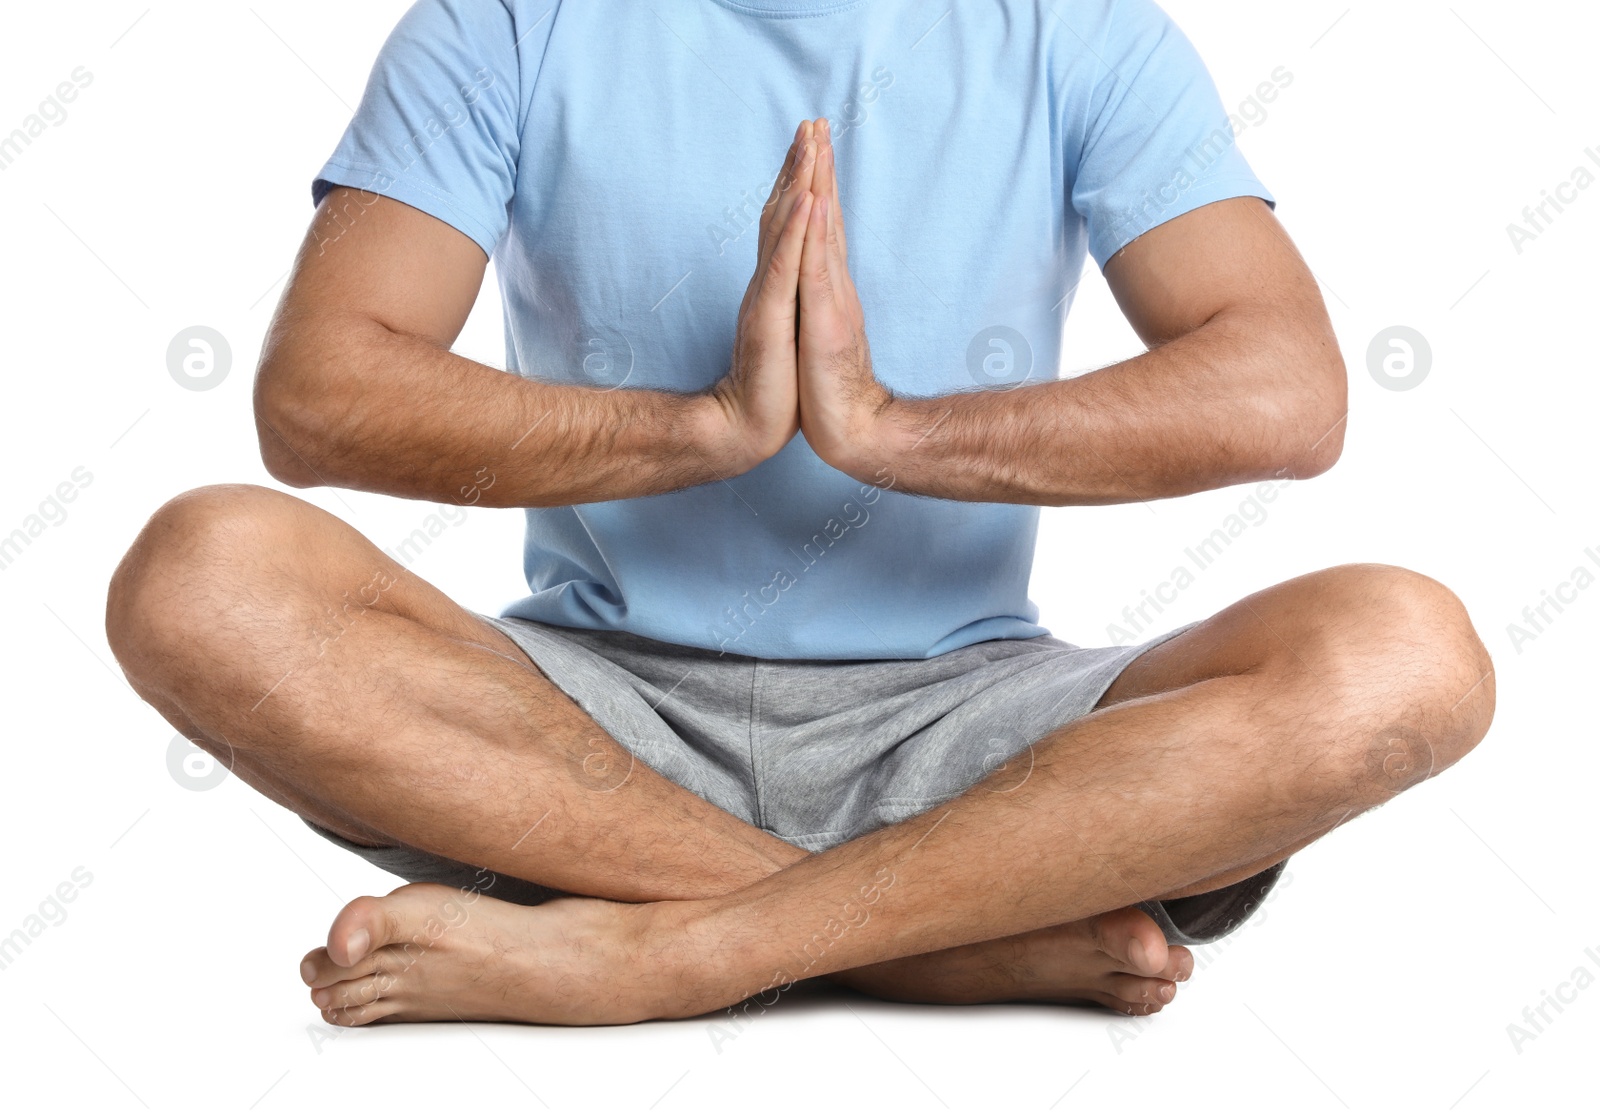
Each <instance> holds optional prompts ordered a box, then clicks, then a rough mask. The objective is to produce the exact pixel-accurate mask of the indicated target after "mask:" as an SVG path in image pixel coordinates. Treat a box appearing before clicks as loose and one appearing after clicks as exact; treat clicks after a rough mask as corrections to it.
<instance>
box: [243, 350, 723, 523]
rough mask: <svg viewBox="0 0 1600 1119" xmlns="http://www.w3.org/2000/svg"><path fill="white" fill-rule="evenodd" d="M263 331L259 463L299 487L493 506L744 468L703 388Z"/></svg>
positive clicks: (586, 498)
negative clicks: (520, 371)
mask: <svg viewBox="0 0 1600 1119" xmlns="http://www.w3.org/2000/svg"><path fill="white" fill-rule="evenodd" d="M296 334H297V332H296V331H295V329H294V325H293V323H292V322H285V323H279V324H277V325H276V326H275V328H274V331H273V334H272V336H269V338H268V345H267V349H266V351H265V352H264V354H263V360H262V376H261V377H260V378H259V379H258V381H257V389H256V417H257V430H258V433H259V435H260V438H261V447H262V455H263V458H264V459H265V460H266V461H267V463H268V465H269V468H271V469H272V471H273V473H274V475H276V476H277V477H278V478H280V479H281V480H283V481H285V482H288V483H290V484H292V485H302V486H310V485H335V486H344V487H347V488H350V489H359V490H369V491H374V492H379V493H386V494H392V495H394V496H397V497H409V498H422V499H427V500H432V501H441V502H452V503H455V504H480V505H486V506H496V507H526V506H550V505H569V504H578V503H583V502H593V501H609V500H614V499H618V498H625V497H640V496H645V495H648V494H656V493H665V492H668V491H671V490H677V489H682V488H685V487H688V486H694V485H699V484H701V483H703V482H708V481H713V480H715V479H717V478H722V477H728V476H732V475H735V474H738V473H741V472H742V471H743V470H745V469H748V465H747V464H746V463H745V462H744V461H742V455H741V454H740V451H739V449H738V448H737V447H736V446H734V445H733V442H732V440H731V438H730V437H729V436H728V428H727V425H726V424H725V422H724V417H723V412H722V409H721V407H720V406H719V405H718V403H717V402H716V401H715V400H714V399H713V398H712V397H711V396H709V395H707V394H675V393H668V392H658V391H653V390H648V389H628V388H621V389H615V390H610V391H607V390H601V389H594V388H589V387H586V386H575V385H561V384H551V383H546V382H538V381H531V380H528V379H525V378H523V377H520V376H517V375H515V374H512V373H506V372H504V371H501V370H496V369H492V368H490V367H488V366H484V365H481V364H479V363H477V362H474V361H471V360H469V359H467V358H464V357H461V356H460V355H458V354H454V353H451V352H450V351H449V350H448V349H445V348H444V347H441V346H439V345H437V344H435V343H433V342H431V341H429V340H426V339H422V338H416V337H410V336H406V335H403V334H398V333H396V332H394V331H391V330H388V329H387V328H385V327H383V326H381V325H380V324H377V323H346V324H343V325H341V327H340V328H339V329H338V330H337V331H336V332H334V331H330V330H329V329H328V328H327V327H325V326H323V327H320V328H319V329H317V330H310V331H306V332H304V333H303V334H301V335H300V336H298V337H297V336H296Z"/></svg>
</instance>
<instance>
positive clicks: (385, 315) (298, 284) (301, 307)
mask: <svg viewBox="0 0 1600 1119" xmlns="http://www.w3.org/2000/svg"><path fill="white" fill-rule="evenodd" d="M487 266H488V258H487V257H486V256H484V253H483V250H482V249H481V248H479V247H478V244H477V242H475V241H474V240H473V239H472V238H471V237H469V236H467V235H466V234H465V233H462V232H460V231H459V230H457V229H456V228H455V227H453V226H451V225H449V224H447V223H446V222H443V221H441V220H439V219H438V218H435V217H433V216H431V215H429V214H425V213H423V212H422V211H421V210H417V209H414V208H413V207H411V206H408V205H406V204H405V203H403V202H397V201H395V200H393V199H391V198H385V197H383V196H382V195H377V194H372V193H370V192H368V191H360V190H352V189H350V188H348V187H335V188H334V189H332V190H330V191H329V192H328V194H327V196H326V197H325V198H324V199H323V200H322V203H321V204H320V205H319V206H318V207H317V212H316V216H315V217H314V218H313V219H312V224H311V230H310V233H309V234H308V236H307V238H306V242H305V245H304V246H303V247H302V249H301V252H300V254H299V256H298V257H297V258H296V260H295V264H294V268H293V270H292V272H291V275H290V279H289V285H288V288H287V290H286V292H285V295H284V299H283V303H282V306H281V309H280V313H279V314H280V318H281V319H287V320H291V321H294V322H296V323H298V324H300V325H301V326H302V327H304V328H308V329H311V330H315V329H316V328H317V326H318V325H319V324H320V325H325V326H330V327H337V326H344V327H346V328H349V327H356V326H359V325H361V324H375V325H376V326H379V327H382V328H384V329H386V330H389V331H392V332H394V333H396V334H403V335H408V336H412V337H419V338H423V339H426V340H428V341H430V342H433V343H434V344H435V345H438V346H440V347H444V348H448V347H449V346H450V345H451V344H452V343H454V342H455V340H456V337H457V336H458V335H459V334H460V333H461V328H462V327H463V326H464V325H466V321H467V315H468V314H470V313H471V311H472V305H473V303H474V302H475V301H476V299H477V297H478V290H479V288H480V287H482V285H483V276H484V269H485V268H486V267H487Z"/></svg>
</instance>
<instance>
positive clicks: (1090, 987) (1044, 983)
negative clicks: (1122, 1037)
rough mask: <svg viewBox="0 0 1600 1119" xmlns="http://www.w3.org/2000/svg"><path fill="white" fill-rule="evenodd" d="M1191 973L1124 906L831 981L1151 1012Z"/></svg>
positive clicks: (903, 993) (907, 997)
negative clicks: (1098, 914)
mask: <svg viewBox="0 0 1600 1119" xmlns="http://www.w3.org/2000/svg"><path fill="white" fill-rule="evenodd" d="M1193 974H1194V955H1193V954H1192V953H1191V952H1190V951H1189V950H1188V949H1187V948H1184V947H1181V946H1179V945H1170V946H1169V945H1168V944H1167V942H1166V938H1165V937H1164V936H1163V935H1162V933H1161V926H1160V925H1157V924H1156V923H1155V921H1153V920H1151V918H1150V917H1149V916H1148V915H1147V914H1145V913H1144V912H1143V911H1142V910H1138V909H1131V908H1130V909H1118V910H1116V911H1114V912H1111V913H1103V914H1101V915H1100V916H1098V917H1090V918H1088V919H1087V920H1083V921H1075V922H1073V923H1072V924H1070V925H1057V926H1056V927H1054V928H1049V929H1039V930H1037V931H1035V932H1029V933H1022V934H1020V935H1018V936H1011V937H1006V938H1005V939H1004V940H991V941H987V942H985V943H982V944H970V945H966V946H964V947H961V948H947V949H945V950H944V951H942V952H930V953H928V954H927V955H923V956H911V957H908V958H906V959H903V960H891V961H889V962H888V963H882V964H877V965H874V966H873V967H869V968H857V969H856V970H854V971H848V972H843V973H841V974H839V975H835V976H834V977H833V978H834V979H835V980H838V981H840V982H843V983H846V984H848V985H849V986H851V987H854V988H855V989H856V990H858V991H864V992H866V993H867V994H871V995H877V996H879V997H881V998H888V999H895V1000H896V1001H899V1002H929V1003H948V1004H966V1003H988V1002H1053V1003H1086V1002H1094V1003H1099V1004H1100V1005H1101V1006H1105V1007H1110V1008H1111V1009H1112V1010H1118V1011H1121V1012H1122V1013H1124V1014H1154V1013H1156V1012H1157V1011H1159V1010H1161V1008H1162V1007H1164V1006H1166V1005H1167V1003H1169V1002H1171V1001H1172V999H1173V997H1174V996H1175V995H1176V994H1177V991H1178V984H1179V983H1181V982H1183V981H1184V980H1186V979H1188V978H1189V976H1191V975H1193Z"/></svg>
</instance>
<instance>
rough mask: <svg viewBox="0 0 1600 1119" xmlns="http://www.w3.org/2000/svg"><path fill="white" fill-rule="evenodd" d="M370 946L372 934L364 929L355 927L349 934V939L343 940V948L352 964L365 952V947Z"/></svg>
mask: <svg viewBox="0 0 1600 1119" xmlns="http://www.w3.org/2000/svg"><path fill="white" fill-rule="evenodd" d="M371 947H372V935H371V934H370V933H368V932H367V930H366V929H357V930H356V931H355V932H353V933H351V934H350V939H349V940H346V941H345V942H344V950H345V952H346V953H347V954H348V956H349V959H350V962H351V963H352V964H353V963H355V962H356V961H357V960H359V959H360V958H361V957H362V956H365V955H366V954H367V949H368V948H371Z"/></svg>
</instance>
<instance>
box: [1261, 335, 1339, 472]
mask: <svg viewBox="0 0 1600 1119" xmlns="http://www.w3.org/2000/svg"><path fill="white" fill-rule="evenodd" d="M1304 367H1305V368H1306V369H1307V370H1308V375H1307V376H1306V377H1304V379H1303V380H1301V381H1300V383H1299V384H1298V386H1297V388H1296V391H1295V393H1294V395H1293V399H1292V400H1290V401H1289V402H1287V404H1286V405H1285V406H1284V407H1283V408H1282V409H1281V410H1280V418H1281V420H1282V422H1281V424H1280V427H1279V430H1281V431H1283V432H1284V433H1285V438H1284V439H1283V440H1282V442H1281V443H1280V445H1279V448H1278V456H1277V457H1278V459H1279V461H1278V464H1277V466H1275V467H1274V470H1275V471H1277V473H1278V476H1280V477H1282V476H1284V475H1287V476H1289V477H1293V478H1296V479H1305V478H1315V477H1316V476H1317V475H1319V474H1325V473H1327V472H1328V471H1329V470H1331V469H1333V466H1334V464H1335V463H1337V462H1338V461H1339V457H1340V455H1342V454H1343V453H1344V434H1345V425H1346V422H1347V420H1348V419H1349V414H1350V409H1349V398H1348V391H1347V381H1346V373H1345V364H1344V358H1343V357H1342V356H1341V355H1340V354H1339V349H1338V344H1337V343H1336V342H1333V341H1331V340H1330V341H1329V343H1328V344H1327V349H1326V352H1324V353H1319V354H1317V355H1316V357H1315V358H1314V359H1312V360H1310V361H1307V362H1306V363H1305V366H1304Z"/></svg>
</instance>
